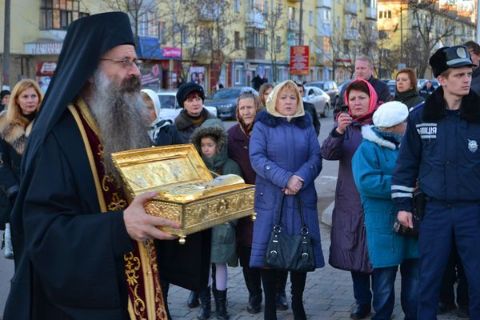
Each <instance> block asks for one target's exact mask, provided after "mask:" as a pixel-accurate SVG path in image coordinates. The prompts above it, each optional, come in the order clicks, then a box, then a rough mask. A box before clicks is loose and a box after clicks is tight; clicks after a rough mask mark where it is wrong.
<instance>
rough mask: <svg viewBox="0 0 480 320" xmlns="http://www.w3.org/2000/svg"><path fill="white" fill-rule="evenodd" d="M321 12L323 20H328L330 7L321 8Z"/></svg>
mask: <svg viewBox="0 0 480 320" xmlns="http://www.w3.org/2000/svg"><path fill="white" fill-rule="evenodd" d="M322 13H323V20H324V21H325V22H330V15H331V11H330V9H322Z"/></svg>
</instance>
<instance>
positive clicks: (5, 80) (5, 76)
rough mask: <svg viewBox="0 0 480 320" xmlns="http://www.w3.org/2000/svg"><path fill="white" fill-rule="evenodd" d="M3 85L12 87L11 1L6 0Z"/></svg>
mask: <svg viewBox="0 0 480 320" xmlns="http://www.w3.org/2000/svg"><path fill="white" fill-rule="evenodd" d="M4 21H5V26H4V34H3V61H2V84H3V85H8V86H10V0H5V17H4Z"/></svg>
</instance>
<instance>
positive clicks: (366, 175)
mask: <svg viewBox="0 0 480 320" xmlns="http://www.w3.org/2000/svg"><path fill="white" fill-rule="evenodd" d="M362 136H363V141H362V143H361V144H360V146H359V147H358V149H357V151H356V152H355V154H354V156H353V160H352V171H353V178H354V180H355V184H356V186H357V190H358V192H359V193H360V198H361V200H362V205H363V209H364V214H365V226H366V232H367V248H368V255H369V258H370V262H371V264H372V267H373V268H385V267H392V266H396V265H399V264H401V263H402V262H403V261H404V260H405V259H412V258H418V247H417V242H418V241H417V239H414V238H409V237H405V236H400V235H398V234H396V233H395V232H394V231H393V224H394V222H395V220H396V217H397V210H396V208H395V205H394V203H393V201H392V199H391V184H392V174H393V170H394V168H395V164H396V161H397V157H398V146H397V145H396V144H395V143H394V142H392V141H390V140H388V139H386V138H385V137H384V136H382V133H381V132H379V131H378V130H375V129H373V127H372V126H364V127H362Z"/></svg>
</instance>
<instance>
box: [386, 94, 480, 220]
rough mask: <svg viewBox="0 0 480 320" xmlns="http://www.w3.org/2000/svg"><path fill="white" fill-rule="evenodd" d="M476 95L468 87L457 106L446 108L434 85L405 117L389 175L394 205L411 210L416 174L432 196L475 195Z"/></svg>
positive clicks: (465, 198)
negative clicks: (458, 106) (392, 170)
mask: <svg viewBox="0 0 480 320" xmlns="http://www.w3.org/2000/svg"><path fill="white" fill-rule="evenodd" d="M479 143H480V97H479V96H477V95H476V94H475V93H473V92H472V91H470V93H469V94H468V95H467V96H465V97H463V99H462V102H461V106H460V109H459V110H448V109H447V104H446V101H445V100H444V98H443V89H442V88H441V87H440V88H438V89H437V90H436V91H435V92H434V93H433V94H432V95H431V96H430V97H428V98H427V100H426V101H425V103H423V104H421V105H420V106H418V107H417V108H415V109H414V110H412V112H411V113H410V115H409V117H408V125H407V131H406V133H405V136H404V138H403V141H402V144H401V148H400V153H399V158H398V162H397V165H396V169H395V173H394V176H393V180H392V198H393V200H394V201H395V203H396V205H397V208H398V210H406V211H411V210H412V193H413V191H414V187H415V186H416V182H417V178H418V184H419V187H420V189H421V190H422V191H423V192H424V193H425V194H426V195H427V196H428V197H429V198H431V199H434V200H439V201H445V202H446V203H449V202H450V203H458V202H473V201H475V202H477V201H480V193H479V192H478V190H480V150H479Z"/></svg>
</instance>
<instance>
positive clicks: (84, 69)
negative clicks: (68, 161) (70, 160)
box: [23, 12, 135, 169]
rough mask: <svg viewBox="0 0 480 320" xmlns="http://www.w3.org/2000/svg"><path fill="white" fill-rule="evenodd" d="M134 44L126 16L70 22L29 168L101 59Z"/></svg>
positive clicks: (112, 14)
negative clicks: (108, 52) (110, 51)
mask: <svg viewBox="0 0 480 320" xmlns="http://www.w3.org/2000/svg"><path fill="white" fill-rule="evenodd" d="M122 44H131V45H135V41H134V37H133V33H132V27H131V24H130V19H129V17H128V15H127V14H126V13H124V12H106V13H100V14H95V15H91V16H88V17H84V18H80V19H78V20H75V21H74V22H72V24H71V25H70V26H69V28H68V30H67V34H66V36H65V40H64V41H63V46H62V51H61V52H60V57H59V59H58V63H57V68H56V70H55V74H54V76H53V78H52V81H51V82H50V85H49V87H48V90H47V92H46V94H45V98H44V99H43V102H42V106H41V108H40V112H39V115H38V116H37V118H36V120H35V125H34V127H33V130H32V133H31V135H30V138H29V143H28V147H27V150H26V152H25V155H24V161H23V169H26V168H28V166H29V164H30V162H31V160H32V159H33V157H34V156H35V154H36V152H37V150H38V148H39V146H40V145H41V144H42V143H43V141H44V140H45V138H46V137H47V135H48V133H49V132H50V130H51V129H52V128H53V126H54V125H55V124H56V123H57V122H58V121H59V119H60V118H61V117H62V115H63V113H64V112H65V110H66V109H67V106H68V104H69V103H71V102H72V101H73V100H74V99H75V97H77V96H78V94H79V93H80V91H81V90H82V88H83V87H84V85H85V83H86V81H87V80H88V79H89V78H90V77H91V76H92V75H93V74H94V72H95V70H96V69H97V67H98V65H99V63H100V58H101V57H102V56H103V55H104V54H105V53H106V52H107V51H109V50H110V49H112V48H114V47H116V46H119V45H122Z"/></svg>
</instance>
